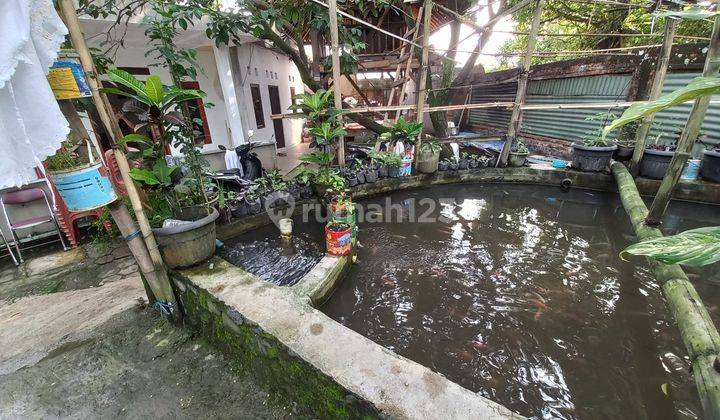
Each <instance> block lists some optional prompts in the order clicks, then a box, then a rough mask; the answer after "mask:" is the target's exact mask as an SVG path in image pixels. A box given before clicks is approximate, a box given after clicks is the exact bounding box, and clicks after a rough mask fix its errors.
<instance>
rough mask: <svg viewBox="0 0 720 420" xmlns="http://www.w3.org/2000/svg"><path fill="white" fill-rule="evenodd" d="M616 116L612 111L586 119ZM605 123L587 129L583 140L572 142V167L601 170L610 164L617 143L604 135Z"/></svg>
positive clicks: (595, 119)
mask: <svg viewBox="0 0 720 420" xmlns="http://www.w3.org/2000/svg"><path fill="white" fill-rule="evenodd" d="M614 118H616V116H615V114H613V113H612V112H601V113H598V114H595V115H593V116H591V117H588V118H586V119H585V121H599V120H605V122H606V123H607V121H608V120H612V119H614ZM603 126H604V124H601V125H600V126H599V127H598V128H596V129H593V130H589V131H587V132H586V133H585V134H584V135H583V136H582V138H581V141H579V142H574V143H573V144H572V163H571V165H572V167H573V168H575V169H578V170H581V171H587V172H601V171H604V170H606V169H607V168H608V167H609V166H610V160H612V157H613V154H614V153H615V150H616V149H617V145H615V143H614V142H613V141H611V140H608V139H607V138H605V137H603V135H602V131H603Z"/></svg>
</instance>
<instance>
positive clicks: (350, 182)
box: [347, 176, 358, 187]
mask: <svg viewBox="0 0 720 420" xmlns="http://www.w3.org/2000/svg"><path fill="white" fill-rule="evenodd" d="M347 183H348V187H355V186H357V184H358V179H357V176H353V177H350V178H348V179H347Z"/></svg>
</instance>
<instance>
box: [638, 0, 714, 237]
mask: <svg viewBox="0 0 720 420" xmlns="http://www.w3.org/2000/svg"><path fill="white" fill-rule="evenodd" d="M717 5H718V7H720V0H718V1H717ZM719 73H720V16H717V17H716V18H715V25H714V26H713V31H712V35H711V36H710V45H709V47H708V52H707V56H706V58H705V68H704V69H703V76H704V77H717V76H718V74H719ZM710 99H711V96H710V95H707V96H703V97H701V98H698V99H696V100H695V103H693V107H692V111H690V116H689V117H688V120H687V123H686V124H685V129H684V130H683V132H682V134H681V135H680V139H679V140H678V142H677V148H676V149H675V154H674V155H673V158H672V160H671V161H670V167H669V168H668V171H667V173H666V174H665V177H664V178H663V180H662V183H661V184H660V188H659V189H658V192H657V194H656V195H655V199H654V200H653V202H652V205H651V206H650V214H648V217H647V220H646V223H647V224H649V225H656V224H658V223H660V220H661V219H662V216H663V214H665V209H667V205H668V203H669V202H670V198H672V193H673V190H674V189H675V186H676V185H677V183H678V180H679V179H680V174H681V173H682V170H683V168H684V167H685V163H686V162H687V160H688V157H690V152H691V151H692V147H693V145H694V144H695V140H697V137H698V134H700V127H701V126H702V123H703V120H704V119H705V114H706V113H707V110H708V107H709V106H710Z"/></svg>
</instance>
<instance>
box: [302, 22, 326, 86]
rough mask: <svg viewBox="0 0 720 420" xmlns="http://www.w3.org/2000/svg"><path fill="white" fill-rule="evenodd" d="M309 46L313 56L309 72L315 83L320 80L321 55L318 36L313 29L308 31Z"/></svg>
mask: <svg viewBox="0 0 720 420" xmlns="http://www.w3.org/2000/svg"><path fill="white" fill-rule="evenodd" d="M310 46H311V48H312V56H313V61H312V63H311V65H310V72H311V74H312V77H313V80H315V81H316V82H319V81H320V80H321V77H320V56H321V55H322V54H321V48H322V47H321V45H320V34H319V33H318V31H317V30H315V29H311V30H310ZM301 47H302V46H301Z"/></svg>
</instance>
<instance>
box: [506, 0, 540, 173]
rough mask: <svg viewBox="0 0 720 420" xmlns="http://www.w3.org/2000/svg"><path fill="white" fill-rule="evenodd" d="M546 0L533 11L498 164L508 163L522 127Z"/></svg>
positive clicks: (538, 1) (538, 3)
mask: <svg viewBox="0 0 720 420" xmlns="http://www.w3.org/2000/svg"><path fill="white" fill-rule="evenodd" d="M544 4H545V0H537V3H536V4H535V11H534V12H533V20H532V26H531V28H530V36H529V37H528V44H527V50H526V51H525V58H524V59H523V64H522V69H521V71H522V72H521V73H520V77H519V78H518V87H517V94H516V95H515V105H514V106H513V112H512V116H511V117H510V126H509V127H508V133H507V138H506V139H505V144H503V148H502V151H501V152H500V158H499V159H498V163H497V166H505V165H506V164H507V160H508V156H510V147H511V146H512V143H513V142H514V141H515V137H516V136H517V132H518V129H519V128H520V117H521V114H522V109H521V108H520V106H521V105H522V104H523V103H524V102H525V96H526V94H527V86H528V79H529V77H530V66H531V64H532V56H533V53H534V52H535V44H536V43H537V33H538V30H539V29H540V16H541V15H542V9H543V5H544Z"/></svg>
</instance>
